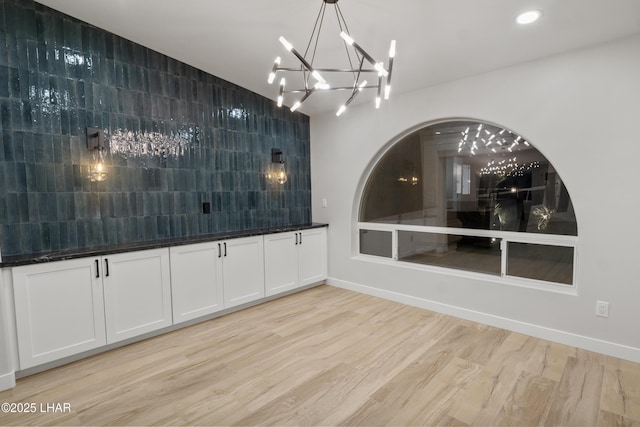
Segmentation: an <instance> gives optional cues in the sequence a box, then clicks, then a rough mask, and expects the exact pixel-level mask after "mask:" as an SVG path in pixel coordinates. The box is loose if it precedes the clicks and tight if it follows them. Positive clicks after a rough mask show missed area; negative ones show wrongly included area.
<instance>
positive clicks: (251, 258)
mask: <svg viewBox="0 0 640 427" xmlns="http://www.w3.org/2000/svg"><path fill="white" fill-rule="evenodd" d="M221 243H222V260H223V261H222V275H223V283H224V306H225V308H229V307H234V306H236V305H240V304H244V303H246V302H250V301H254V300H257V299H259V298H262V297H264V258H263V251H264V245H263V238H262V236H257V237H243V238H240V239H231V240H225V241H224V242H221Z"/></svg>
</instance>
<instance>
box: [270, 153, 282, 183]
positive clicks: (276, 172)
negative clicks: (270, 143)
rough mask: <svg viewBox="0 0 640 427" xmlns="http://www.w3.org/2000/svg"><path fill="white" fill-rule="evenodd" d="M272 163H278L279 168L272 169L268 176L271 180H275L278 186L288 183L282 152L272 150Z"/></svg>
mask: <svg viewBox="0 0 640 427" xmlns="http://www.w3.org/2000/svg"><path fill="white" fill-rule="evenodd" d="M271 163H277V164H278V166H276V167H273V166H272V168H271V172H270V173H269V174H268V175H267V177H268V178H269V179H275V180H276V182H277V183H278V184H284V183H285V182H287V171H286V170H285V169H284V160H282V151H281V150H279V149H277V148H272V149H271Z"/></svg>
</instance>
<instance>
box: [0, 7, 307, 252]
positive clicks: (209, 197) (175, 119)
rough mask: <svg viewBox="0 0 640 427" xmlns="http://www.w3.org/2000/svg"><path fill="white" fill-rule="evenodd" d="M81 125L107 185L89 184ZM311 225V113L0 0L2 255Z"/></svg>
mask: <svg viewBox="0 0 640 427" xmlns="http://www.w3.org/2000/svg"><path fill="white" fill-rule="evenodd" d="M87 127H98V128H102V129H104V130H105V133H106V145H107V150H106V164H107V166H108V170H109V178H108V179H107V180H106V181H104V182H91V181H90V180H89V179H88V178H87V175H88V171H89V164H90V162H91V160H92V153H91V152H90V151H89V150H87V145H86V137H85V129H86V128H87ZM271 148H279V149H281V150H282V151H283V153H284V159H285V161H286V166H287V170H288V172H289V180H288V181H287V182H286V183H285V184H284V185H282V186H281V185H278V184H275V183H272V182H270V181H268V180H267V179H266V176H265V173H266V171H267V170H268V168H269V167H270V166H271V156H270V153H271ZM204 202H209V203H211V213H210V214H203V211H202V205H203V203H204ZM310 221H311V184H310V162H309V118H308V117H307V116H305V115H303V114H300V113H291V112H290V111H289V110H288V109H279V108H277V106H276V105H275V103H274V102H273V101H271V100H268V99H266V98H264V97H261V96H259V95H257V94H255V93H253V92H250V91H248V90H246V89H243V88H241V87H238V86H236V85H233V84H231V83H229V82H227V81H224V80H222V79H219V78H217V77H215V76H212V75H210V74H207V73H205V72H203V71H201V70H198V69H196V68H193V67H191V66H189V65H186V64H184V63H181V62H179V61H177V60H175V59H171V58H169V57H167V56H164V55H161V54H159V53H157V52H155V51H153V50H150V49H147V48H144V47H142V46H140V45H138V44H135V43H132V42H130V41H128V40H125V39H123V38H121V37H118V36H116V35H114V34H111V33H108V32H106V31H103V30H101V29H98V28H96V27H93V26H91V25H89V24H87V23H84V22H81V21H78V20H76V19H74V18H71V17H69V16H67V15H64V14H61V13H59V12H57V11H54V10H52V9H49V8H47V7H45V6H42V5H40V4H38V3H35V2H33V1H31V0H0V244H1V250H2V254H3V255H4V256H7V255H23V254H32V253H39V252H47V251H55V250H61V249H82V248H90V247H95V246H103V245H110V244H121V243H127V242H143V241H151V240H157V239H163V238H175V237H188V236H197V235H203V234H209V233H215V232H226V231H236V230H243V229H257V228H264V227H272V226H279V225H298V224H307V223H309V222H310Z"/></svg>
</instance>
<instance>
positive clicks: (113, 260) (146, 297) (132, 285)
mask: <svg viewBox="0 0 640 427" xmlns="http://www.w3.org/2000/svg"><path fill="white" fill-rule="evenodd" d="M12 275H13V291H14V302H15V311H16V328H17V336H18V354H19V358H20V369H26V368H30V367H32V366H36V365H40V364H43V363H47V362H51V361H54V360H57V359H61V358H64V357H67V356H71V355H74V354H77V353H81V352H83V351H87V350H91V349H94V348H97V347H100V346H103V345H105V344H110V343H114V342H118V341H121V340H123V339H126V338H131V337H134V336H136V335H140V334H143V333H146V332H151V331H153V330H156V329H160V328H162V327H164V326H170V325H171V324H172V319H171V289H170V286H171V285H170V282H169V250H168V249H153V250H148V251H139V252H129V253H124V254H117V255H106V256H103V257H94V258H79V259H74V260H68V261H58V262H47V263H43V264H33V265H28V266H23V267H14V268H13V269H12Z"/></svg>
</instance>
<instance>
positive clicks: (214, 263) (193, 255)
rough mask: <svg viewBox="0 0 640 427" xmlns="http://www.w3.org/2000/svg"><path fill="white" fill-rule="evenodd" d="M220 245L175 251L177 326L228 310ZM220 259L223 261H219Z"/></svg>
mask: <svg viewBox="0 0 640 427" xmlns="http://www.w3.org/2000/svg"><path fill="white" fill-rule="evenodd" d="M218 245H219V243H209V242H207V243H198V244H194V245H185V246H176V247H173V248H171V250H170V255H171V296H172V302H173V323H174V324H175V323H180V322H184V321H186V320H190V319H195V318H197V317H200V316H204V315H207V314H211V313H215V312H216V311H219V310H222V309H223V308H224V297H223V291H222V280H220V278H219V277H218V275H219V270H220V268H221V266H222V264H221V262H220V260H221V259H222V258H221V254H220V253H219V252H218V250H219V246H218ZM219 256H220V258H219Z"/></svg>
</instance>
